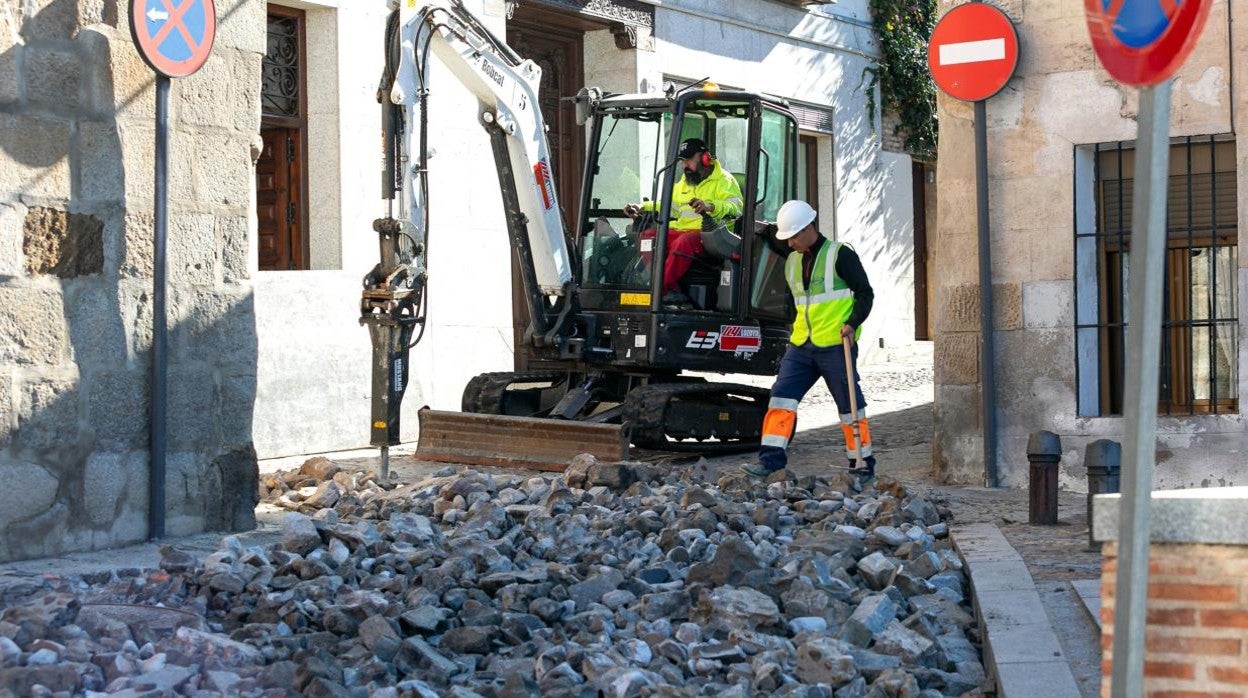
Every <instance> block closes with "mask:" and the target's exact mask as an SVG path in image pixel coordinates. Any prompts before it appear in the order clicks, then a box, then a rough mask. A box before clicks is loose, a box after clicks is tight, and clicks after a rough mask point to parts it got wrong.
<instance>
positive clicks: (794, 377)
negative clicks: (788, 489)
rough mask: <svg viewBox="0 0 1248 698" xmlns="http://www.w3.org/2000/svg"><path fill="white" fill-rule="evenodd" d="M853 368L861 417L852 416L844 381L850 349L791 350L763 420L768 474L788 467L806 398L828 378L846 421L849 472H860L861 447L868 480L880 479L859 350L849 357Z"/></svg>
mask: <svg viewBox="0 0 1248 698" xmlns="http://www.w3.org/2000/svg"><path fill="white" fill-rule="evenodd" d="M850 358H851V359H852V361H853V364H854V397H855V398H856V399H857V401H858V414H857V415H853V414H851V413H850V405H849V381H848V380H847V378H848V377H847V376H846V375H845V349H844V347H843V345H840V344H836V345H833V346H830V347H817V346H815V345H814V344H812V343H810V342H807V343H806V344H803V345H801V346H795V345H792V344H790V345H789V347H788V349H786V350H785V352H784V358H783V359H781V361H780V372H779V374H778V375H777V376H776V382H775V384H774V385H772V386H771V401H770V403H769V404H768V406H767V408H768V409H767V416H766V418H764V420H763V439H762V446H761V447H759V451H758V461H759V463H760V464H761V465H762V466H763V467H764V468H767V469H768V470H779V469H781V468H783V467H785V465H787V463H788V454H787V450H788V446H789V442H790V441H792V440H793V435H794V434H795V433H796V431H797V405H798V403H800V402H801V401H802V398H803V397H805V396H806V391H808V390H810V388H811V386H813V385H814V384H815V381H817V380H819V379H820V378H823V382H824V383H825V384H826V385H827V386H828V392H830V393H832V399H833V400H835V401H836V407H837V411H838V412H840V415H841V431H842V433H843V434H844V436H845V446H846V449H845V451H846V455H847V457H848V458H849V465H850V467H851V468H852V467H858V466H857V453H858V446H859V443H858V442H859V441H861V452H862V459H863V461H864V463H865V466H866V468H865V469H866V472H867V473H868V474H874V473H875V455H874V454H873V453H872V451H871V431H870V428H869V427H868V426H867V413H866V409H865V408H866V404H867V401H866V399H865V398H864V397H863V395H862V386H861V385H860V384H859V375H858V345H857V344H854V348H853V350H852V351H851V353H850Z"/></svg>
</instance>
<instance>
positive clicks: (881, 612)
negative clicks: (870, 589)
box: [837, 594, 897, 647]
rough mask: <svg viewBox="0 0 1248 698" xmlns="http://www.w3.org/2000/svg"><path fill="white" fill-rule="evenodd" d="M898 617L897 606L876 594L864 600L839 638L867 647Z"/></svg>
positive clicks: (843, 628) (889, 599)
mask: <svg viewBox="0 0 1248 698" xmlns="http://www.w3.org/2000/svg"><path fill="white" fill-rule="evenodd" d="M896 616H897V605H896V604H894V603H893V600H892V599H891V598H889V597H888V596H887V595H885V594H874V595H872V596H868V597H866V598H865V599H863V600H862V603H860V604H858V607H857V608H855V609H854V612H853V614H852V615H851V616H850V617H849V620H847V621H845V624H844V625H843V626H841V632H840V634H839V635H838V636H837V637H839V638H840V639H841V640H844V641H846V642H848V643H850V644H852V645H858V646H859V647H866V646H867V645H868V644H870V642H871V641H872V640H873V639H874V638H875V636H876V635H878V634H880V633H882V632H884V629H885V628H887V627H888V624H889V623H891V622H892V621H893V620H894V619H895V618H896Z"/></svg>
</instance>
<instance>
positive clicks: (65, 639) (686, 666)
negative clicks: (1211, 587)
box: [0, 456, 985, 698]
mask: <svg viewBox="0 0 1248 698" xmlns="http://www.w3.org/2000/svg"><path fill="white" fill-rule="evenodd" d="M684 470H685V469H670V468H663V467H659V466H653V465H647V464H641V463H596V462H594V461H593V459H592V457H589V456H580V457H578V458H577V459H576V460H575V461H574V462H573V463H572V465H571V466H570V467H569V468H568V470H567V472H566V473H565V474H564V475H562V476H560V477H549V476H548V477H525V476H520V475H514V476H513V475H508V476H501V477H498V476H490V475H486V474H481V473H478V472H473V471H463V472H457V471H456V470H455V469H453V468H447V469H444V470H443V471H440V472H439V473H437V474H436V475H435V476H433V477H430V478H428V479H426V480H424V481H422V482H419V483H415V484H412V485H404V486H400V487H393V486H391V485H387V486H386V487H382V486H379V485H378V484H377V483H376V481H375V480H373V479H372V477H371V476H370V475H368V474H365V473H357V472H348V471H347V470H344V469H342V468H340V467H339V466H338V465H337V464H335V463H333V462H332V461H329V460H327V459H324V458H316V459H312V460H310V461H308V462H307V463H305V464H304V466H303V467H302V468H300V469H298V470H295V471H291V472H290V473H283V474H277V475H271V476H265V477H263V478H262V482H261V493H260V494H261V497H262V498H264V499H266V500H268V501H270V502H273V503H276V504H278V505H279V506H283V507H285V508H287V509H289V510H290V511H289V512H288V513H287V514H286V515H285V522H284V531H283V538H282V540H281V542H280V543H278V544H275V545H273V546H272V547H270V548H267V549H265V548H260V547H244V546H243V545H242V544H241V543H240V542H239V540H238V539H237V538H235V537H232V536H231V537H227V538H224V539H223V540H222V543H221V546H220V548H219V549H218V550H217V551H216V552H214V553H212V554H210V555H208V556H207V557H206V558H205V559H204V560H202V561H198V560H195V559H194V558H193V557H192V556H190V555H188V554H186V553H184V552H182V551H179V550H176V549H174V548H170V547H166V548H165V549H163V551H162V560H161V565H160V567H161V569H159V570H155V571H140V570H118V571H114V572H111V573H107V574H101V575H94V576H92V577H89V578H77V579H59V578H48V579H45V580H42V583H41V584H38V585H36V586H35V588H32V589H30V590H29V592H30V593H29V594H27V597H26V598H25V599H24V600H23V601H22V602H21V603H16V604H12V605H10V606H9V607H8V608H6V609H5V610H4V611H3V613H2V614H0V695H7V693H6V691H7V692H11V693H12V694H14V695H21V696H27V695H29V696H70V695H86V696H92V697H93V696H101V695H110V696H135V697H139V696H142V697H147V696H166V695H184V696H208V695H223V694H227V695H237V696H265V697H269V696H272V697H277V696H285V695H308V696H361V697H362V696H422V697H423V696H442V695H449V696H457V697H461V698H469V697H471V696H483V697H485V698H490V697H495V696H496V697H499V698H510V697H513V696H527V695H538V694H540V695H543V696H597V695H604V696H612V697H620V698H624V697H628V696H649V695H654V696H695V695H714V696H745V695H782V696H803V697H805V696H812V697H813V696H827V697H834V698H857V697H868V696H869V697H872V698H884V697H895V696H906V697H913V698H917V697H922V698H936V696H961V695H979V694H980V692H981V684H982V683H984V681H985V675H984V669H983V666H982V664H981V660H980V651H979V647H978V645H979V638H978V630H977V628H976V627H975V625H974V620H973V618H972V616H971V614H970V611H969V608H968V605H967V604H968V602H967V599H966V596H965V594H966V578H965V576H964V575H963V573H962V571H961V563H960V561H959V559H958V557H957V556H956V555H955V554H954V553H953V551H952V550H951V547H950V544H949V541H948V538H947V536H948V531H949V529H948V526H947V524H945V523H943V522H942V515H943V517H944V518H947V512H945V511H942V509H941V508H940V507H938V506H936V505H935V504H934V503H932V502H931V501H928V500H927V499H924V498H923V497H921V496H918V495H911V494H908V493H906V492H905V491H904V490H902V489H901V488H900V487H899V486H897V485H881V486H879V487H877V488H871V489H868V490H867V491H865V492H862V491H859V489H858V487H857V485H856V484H854V483H853V482H852V481H851V480H850V479H849V478H848V477H845V476H841V475H836V476H833V477H831V478H828V479H823V478H819V479H816V478H805V479H802V480H800V481H793V480H792V479H787V480H786V479H784V478H783V476H773V478H772V479H771V480H769V481H768V482H766V483H757V482H750V481H748V480H745V479H743V478H741V477H739V476H735V475H730V476H725V477H723V478H721V479H720V480H719V481H718V482H706V481H704V480H702V479H700V478H699V477H697V476H691V475H689V474H688V473H684V474H682V472H683V471H684ZM693 470H694V471H696V468H695V469H693Z"/></svg>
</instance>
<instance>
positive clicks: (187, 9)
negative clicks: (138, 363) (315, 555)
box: [129, 0, 217, 540]
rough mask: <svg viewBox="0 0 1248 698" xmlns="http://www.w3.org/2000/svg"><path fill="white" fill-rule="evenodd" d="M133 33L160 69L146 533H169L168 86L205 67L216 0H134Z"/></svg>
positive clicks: (212, 35)
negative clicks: (167, 519) (166, 506)
mask: <svg viewBox="0 0 1248 698" xmlns="http://www.w3.org/2000/svg"><path fill="white" fill-rule="evenodd" d="M129 10H130V36H131V38H132V39H133V40H134V46H135V48H136V49H138V51H139V55H140V56H141V57H142V58H143V60H144V61H145V62H146V63H147V64H148V65H149V66H151V67H152V70H154V71H156V157H155V170H156V172H155V176H156V180H155V188H154V190H153V195H154V198H155V201H154V202H153V214H154V217H155V224H154V226H153V228H154V230H153V235H152V238H153V240H152V364H151V376H150V380H151V388H152V396H151V401H152V413H151V423H150V434H149V435H150V440H151V446H150V448H151V467H150V470H149V473H148V491H147V502H148V517H147V535H148V538H149V539H151V540H156V539H158V538H164V536H165V475H166V473H165V451H166V444H165V435H166V431H167V430H166V423H167V409H166V406H167V404H168V374H169V367H168V350H169V320H168V313H167V312H166V302H165V301H166V291H167V287H168V284H167V283H166V271H167V270H168V264H167V260H166V252H165V248H166V243H167V241H168V238H169V86H170V80H169V78H171V77H179V78H180V77H186V76H187V75H190V74H192V73H194V72H195V71H197V70H199V69H200V68H201V67H203V65H204V63H205V62H206V61H207V60H208V56H209V55H210V54H211V53H212V44H213V41H214V40H215V38H216V33H217V13H216V7H215V6H214V5H213V0H183V2H180V3H177V4H176V5H175V3H174V2H173V0H130V3H129Z"/></svg>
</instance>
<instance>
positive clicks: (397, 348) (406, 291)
mask: <svg viewBox="0 0 1248 698" xmlns="http://www.w3.org/2000/svg"><path fill="white" fill-rule="evenodd" d="M373 229H374V230H376V231H377V234H378V236H379V241H380V245H381V263H380V264H378V265H377V266H376V267H374V268H373V270H372V271H371V272H369V273H368V274H367V275H366V276H365V277H364V291H363V293H362V294H361V297H360V324H361V325H366V326H367V327H368V334H369V338H370V339H371V340H372V344H373V358H372V366H373V393H372V394H373V399H372V411H371V422H370V434H371V439H370V443H372V445H374V446H378V447H380V448H381V465H380V468H379V470H378V473H377V474H378V476H380V477H381V478H382V479H385V478H388V477H389V476H390V447H391V446H393V445H395V444H397V443H399V437H400V433H399V426H400V424H399V408H400V407H401V406H402V404H403V393H404V392H405V391H406V390H407V383H408V373H409V371H410V370H411V368H410V365H409V362H408V352H409V350H410V349H411V347H412V334H413V332H414V331H415V330H416V328H417V327H418V326H420V325H421V324H422V323H423V322H424V317H423V316H421V315H420V314H419V312H420V309H421V299H422V295H423V291H424V281H425V280H424V275H423V273H420V272H417V271H415V270H414V269H413V268H412V266H411V262H412V259H413V257H414V256H415V255H418V254H420V249H419V245H417V244H413V243H412V237H411V235H410V232H409V231H408V230H405V226H404V225H403V223H401V222H399V221H396V220H394V219H393V218H383V219H380V220H377V221H375V222H374V223H373Z"/></svg>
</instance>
